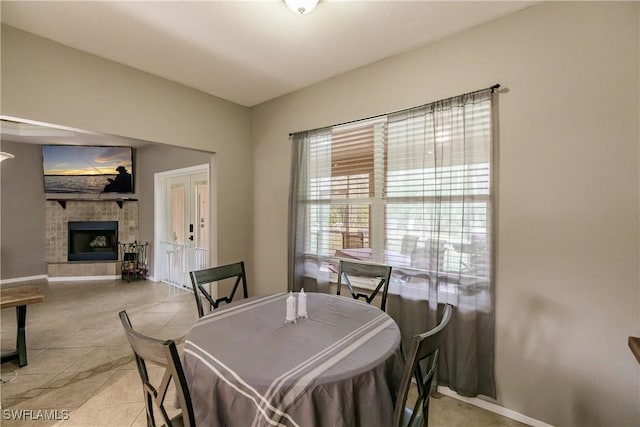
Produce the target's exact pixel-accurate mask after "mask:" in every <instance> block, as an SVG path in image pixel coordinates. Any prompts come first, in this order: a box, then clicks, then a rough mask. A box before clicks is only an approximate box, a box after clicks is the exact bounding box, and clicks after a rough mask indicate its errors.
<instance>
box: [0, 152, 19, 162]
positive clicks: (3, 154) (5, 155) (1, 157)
mask: <svg viewBox="0 0 640 427" xmlns="http://www.w3.org/2000/svg"><path fill="white" fill-rule="evenodd" d="M14 157H15V156H14V155H13V154H11V153H7V152H5V151H0V162H1V161H3V160H7V159H13V158H14Z"/></svg>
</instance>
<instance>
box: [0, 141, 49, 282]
mask: <svg viewBox="0 0 640 427" xmlns="http://www.w3.org/2000/svg"><path fill="white" fill-rule="evenodd" d="M0 148H2V151H7V152H9V153H11V154H13V155H14V156H16V157H15V158H13V159H11V160H5V161H4V162H2V163H0V215H1V216H0V262H1V265H0V277H1V278H3V279H4V278H13V277H32V276H39V275H43V274H47V263H46V259H47V243H46V239H45V226H44V224H45V200H44V177H43V176H42V148H41V147H40V146H39V145H32V144H20V143H16V142H9V141H2V145H1V146H0Z"/></svg>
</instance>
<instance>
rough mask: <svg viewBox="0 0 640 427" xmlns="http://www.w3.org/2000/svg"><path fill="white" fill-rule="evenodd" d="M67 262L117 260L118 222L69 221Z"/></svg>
mask: <svg viewBox="0 0 640 427" xmlns="http://www.w3.org/2000/svg"><path fill="white" fill-rule="evenodd" d="M67 225H68V231H69V245H68V246H67V247H68V260H69V261H114V260H117V259H118V221H69V222H68V223H67Z"/></svg>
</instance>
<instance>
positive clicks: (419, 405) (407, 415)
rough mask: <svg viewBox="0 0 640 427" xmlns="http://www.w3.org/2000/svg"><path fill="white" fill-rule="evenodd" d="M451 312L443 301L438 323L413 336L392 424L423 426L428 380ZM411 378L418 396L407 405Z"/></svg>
mask: <svg viewBox="0 0 640 427" xmlns="http://www.w3.org/2000/svg"><path fill="white" fill-rule="evenodd" d="M452 313H453V308H452V306H451V305H450V304H447V305H446V306H445V307H444V310H443V312H442V318H441V319H440V323H439V324H438V326H436V327H435V328H433V329H432V330H430V331H428V332H425V333H422V334H418V335H415V336H414V337H413V340H412V341H411V349H410V350H409V353H408V356H407V359H406V362H405V367H404V371H403V374H402V380H401V381H400V389H399V391H398V397H397V400H396V407H395V411H394V414H393V427H406V426H410V427H417V426H420V427H426V426H427V425H428V424H429V394H430V393H431V383H432V382H433V377H434V376H435V374H436V370H437V369H438V353H439V351H440V350H439V349H440V345H441V344H442V340H443V339H444V332H445V330H446V328H447V325H448V324H449V321H450V320H451V316H452ZM412 378H415V379H416V384H417V388H418V396H417V398H416V401H415V403H414V405H413V408H408V407H407V396H408V394H409V389H410V388H411V379H412Z"/></svg>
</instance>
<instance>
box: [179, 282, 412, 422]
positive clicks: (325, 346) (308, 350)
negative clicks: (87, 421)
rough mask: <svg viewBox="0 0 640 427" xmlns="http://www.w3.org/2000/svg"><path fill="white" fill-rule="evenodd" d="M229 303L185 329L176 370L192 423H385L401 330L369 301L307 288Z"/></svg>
mask: <svg viewBox="0 0 640 427" xmlns="http://www.w3.org/2000/svg"><path fill="white" fill-rule="evenodd" d="M287 296H288V295H287V294H277V295H271V296H268V297H260V298H251V299H245V300H240V301H237V302H235V303H234V304H230V305H228V306H226V307H223V308H220V309H218V310H216V311H215V312H214V313H212V314H211V315H209V316H206V317H203V318H202V319H200V320H199V321H198V322H197V323H196V324H195V325H194V327H193V328H192V329H191V331H190V332H189V333H188V335H187V338H186V343H185V350H184V356H183V368H184V371H185V376H186V378H187V383H188V385H189V390H190V392H191V398H192V401H193V407H194V411H195V417H196V423H197V425H198V426H242V427H249V426H304V427H306V426H331V427H335V426H388V425H391V421H392V417H393V404H394V400H395V396H396V390H397V388H398V386H399V381H400V376H401V374H402V364H403V362H402V357H401V351H400V331H399V329H398V326H397V325H396V324H395V322H394V321H393V320H392V319H391V318H390V317H389V316H388V315H387V314H386V313H384V312H382V311H380V310H379V309H378V308H376V307H374V306H370V305H367V304H364V303H362V302H359V301H355V300H352V299H348V298H344V297H338V296H335V295H326V294H317V293H309V294H307V306H308V313H309V318H308V319H304V320H299V321H298V322H297V323H296V324H285V322H284V318H285V313H286V302H285V300H286V298H287Z"/></svg>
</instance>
